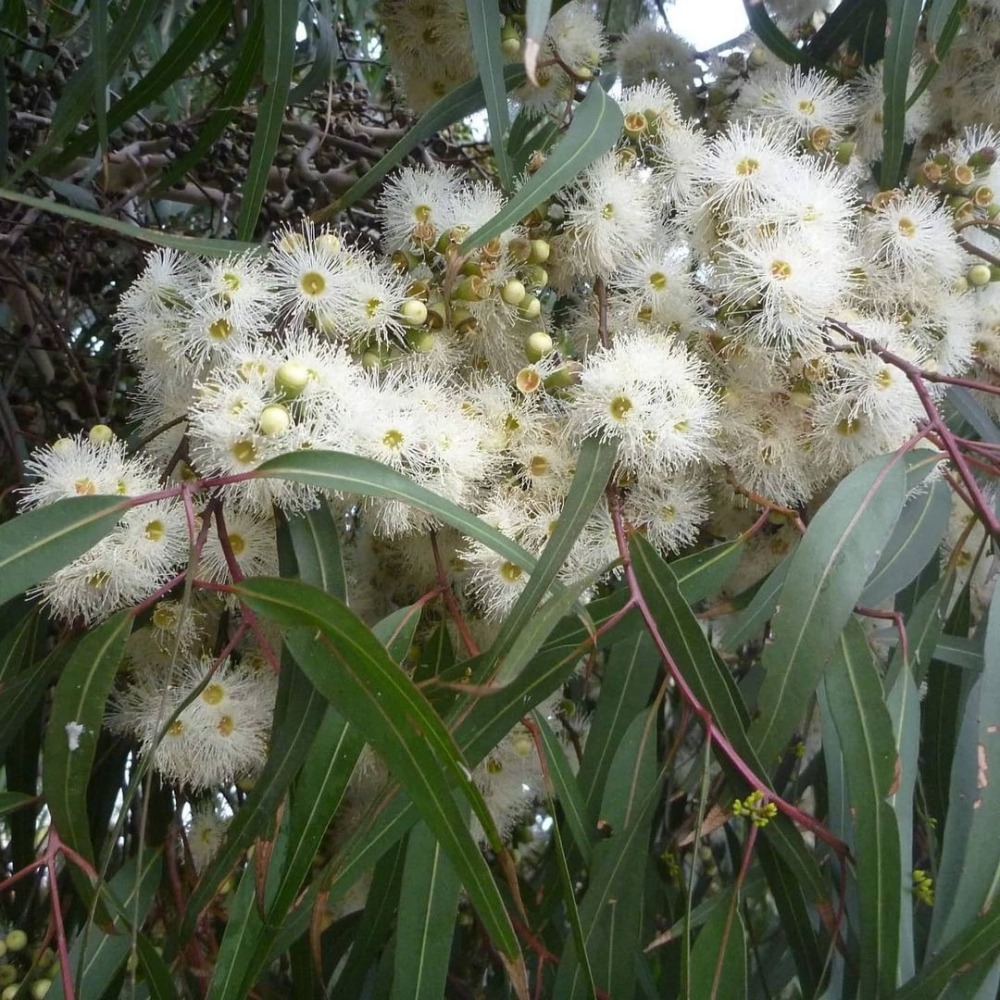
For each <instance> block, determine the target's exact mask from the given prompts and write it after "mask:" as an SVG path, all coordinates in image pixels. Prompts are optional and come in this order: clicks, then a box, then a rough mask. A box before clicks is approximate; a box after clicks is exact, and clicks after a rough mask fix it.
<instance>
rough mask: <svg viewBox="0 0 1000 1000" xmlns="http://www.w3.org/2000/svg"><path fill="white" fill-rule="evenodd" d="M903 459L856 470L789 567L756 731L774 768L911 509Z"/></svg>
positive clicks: (768, 650)
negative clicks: (907, 508) (883, 554)
mask: <svg viewBox="0 0 1000 1000" xmlns="http://www.w3.org/2000/svg"><path fill="white" fill-rule="evenodd" d="M905 485H906V476H905V472H904V464H903V462H902V461H900V457H899V456H897V455H893V456H889V457H888V458H885V457H882V458H874V459H871V460H870V461H868V462H865V464H864V465H862V466H861V467H860V468H858V469H855V470H854V471H853V472H852V473H851V474H850V475H849V476H848V477H847V478H846V479H845V480H844V481H843V482H842V483H841V484H840V485H839V486H838V487H837V489H836V490H834V492H833V495H832V496H831V497H830V498H829V499H828V500H827V501H826V503H824V504H823V506H822V507H821V508H820V510H819V513H818V514H817V515H816V517H814V518H813V520H812V521H811V522H810V524H809V528H808V530H807V531H806V534H805V537H804V538H803V539H802V541H801V542H800V543H799V545H798V548H797V549H796V550H795V554H794V555H793V556H792V557H791V559H790V561H789V567H788V574H787V576H786V578H785V585H784V587H783V588H782V591H781V597H780V606H779V610H778V612H777V614H776V615H775V616H774V619H773V620H772V627H773V632H774V634H773V639H772V642H771V644H770V645H769V646H767V648H766V649H765V650H764V656H763V664H764V669H765V671H766V672H765V675H764V681H763V684H762V685H761V689H760V695H759V697H758V701H757V708H758V713H759V716H758V718H757V720H756V721H755V722H754V723H753V725H752V726H751V727H750V738H751V741H752V742H753V744H754V746H755V747H756V749H757V753H758V756H760V758H761V759H762V760H764V761H771V760H774V758H775V757H776V756H777V755H778V754H779V752H780V750H781V748H782V747H783V745H784V743H785V741H786V740H787V739H788V737H789V736H790V734H791V733H792V731H793V730H794V728H795V727H796V725H797V724H798V723H799V721H800V719H801V718H802V713H803V710H804V706H805V705H806V704H807V703H808V701H809V698H810V697H811V696H812V693H813V691H814V690H815V689H816V685H817V684H818V683H819V679H820V677H821V676H822V673H823V667H824V664H825V662H826V659H827V657H828V656H829V655H830V653H831V651H832V650H833V648H834V644H835V642H836V639H837V636H838V635H840V631H841V629H842V628H843V627H844V625H845V624H846V622H847V619H848V618H849V617H850V614H851V610H852V609H853V607H854V605H855V604H856V603H857V601H858V596H859V595H860V593H861V591H862V589H863V587H864V581H865V580H866V579H867V578H868V576H869V575H870V574H871V571H872V569H873V568H874V566H875V564H876V563H877V561H878V557H879V555H880V553H881V551H882V547H883V546H884V545H885V542H886V540H887V539H888V538H889V536H890V535H891V534H892V529H893V527H894V525H895V524H896V521H897V519H898V518H899V513H900V511H901V510H902V507H903V497H904V490H905Z"/></svg>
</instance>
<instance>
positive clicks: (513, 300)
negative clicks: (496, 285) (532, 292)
mask: <svg viewBox="0 0 1000 1000" xmlns="http://www.w3.org/2000/svg"><path fill="white" fill-rule="evenodd" d="M527 294H528V293H527V292H526V291H525V288H524V285H523V284H522V283H521V282H520V281H518V280H517V278H511V279H510V281H508V282H507V283H506V284H505V285H504V286H503V288H501V289H500V298H502V299H503V300H504V302H506V303H507V305H509V306H517V305H520V304H521V302H522V301H523V300H524V297H525V295H527Z"/></svg>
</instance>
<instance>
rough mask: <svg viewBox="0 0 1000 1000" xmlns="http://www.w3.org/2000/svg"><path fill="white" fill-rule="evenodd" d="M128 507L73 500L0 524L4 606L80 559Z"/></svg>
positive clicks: (107, 499) (112, 501) (118, 501)
mask: <svg viewBox="0 0 1000 1000" xmlns="http://www.w3.org/2000/svg"><path fill="white" fill-rule="evenodd" d="M127 507H128V503H127V502H126V501H123V500H122V498H121V497H112V496H84V497H70V498H68V499H66V500H59V501H57V502H56V503H54V504H50V505H49V506H47V507H39V508H38V509H37V510H32V511H28V513H26V514H19V515H18V516H17V517H15V518H12V519H11V520H9V521H7V522H6V523H5V524H0V604H2V603H3V602H5V601H8V600H10V598H12V597H16V596H17V595H18V594H22V593H24V591H26V590H27V589H28V588H29V587H33V586H34V585H35V584H36V583H38V582H39V581H40V580H43V579H45V577H47V576H50V575H51V574H52V573H54V572H55V571H56V570H57V569H62V567H63V566H65V565H66V564H67V563H70V562H72V561H73V560H74V559H76V558H77V556H82V555H83V553H84V552H86V551H87V550H88V549H90V548H92V547H93V546H94V545H96V544H97V543H98V542H99V541H100V540H101V539H102V538H103V537H104V536H105V535H107V534H108V532H110V531H111V529H112V528H113V527H114V526H115V524H116V523H117V522H118V521H119V520H120V519H121V516H122V514H123V513H124V512H125V510H126V509H127Z"/></svg>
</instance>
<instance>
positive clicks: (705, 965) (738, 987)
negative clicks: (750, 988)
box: [688, 893, 747, 1000]
mask: <svg viewBox="0 0 1000 1000" xmlns="http://www.w3.org/2000/svg"><path fill="white" fill-rule="evenodd" d="M722 898H723V899H724V900H725V901H726V902H727V903H728V904H729V905H728V906H725V907H720V908H719V909H717V910H715V911H714V912H713V913H712V914H711V916H710V917H709V919H708V920H707V921H706V922H705V926H704V927H703V928H702V930H701V933H700V934H699V935H698V937H697V939H696V940H695V943H694V947H693V948H692V949H691V992H690V993H689V994H688V996H689V997H690V998H691V1000H702V998H704V1000H710V998H715V997H717V996H732V997H743V996H746V995H747V948H746V928H745V927H744V926H743V916H742V914H741V913H740V910H739V906H738V905H737V904H736V903H734V901H733V899H732V893H726V894H725V895H724V896H723V897H722Z"/></svg>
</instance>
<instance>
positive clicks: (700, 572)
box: [670, 538, 744, 604]
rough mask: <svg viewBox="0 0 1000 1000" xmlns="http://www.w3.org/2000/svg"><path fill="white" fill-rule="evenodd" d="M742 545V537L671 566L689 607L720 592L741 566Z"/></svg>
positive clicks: (683, 558) (713, 546)
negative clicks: (734, 571)
mask: <svg viewBox="0 0 1000 1000" xmlns="http://www.w3.org/2000/svg"><path fill="white" fill-rule="evenodd" d="M743 544H744V543H743V540H742V539H740V538H737V539H736V540H735V541H732V542H719V543H718V544H716V545H710V546H709V547H708V548H707V549H699V550H698V551H697V552H695V553H692V554H691V555H689V556H682V557H681V558H680V559H674V560H673V561H672V562H671V563H670V568H671V570H672V571H673V574H674V576H676V577H677V586H679V587H680V588H681V593H682V594H683V595H684V600H686V601H687V602H688V604H694V603H695V602H697V601H700V600H702V599H703V598H705V597H711V596H712V595H713V594H716V593H718V591H719V590H720V589H721V588H722V586H723V585H724V584H725V582H726V580H728V579H729V577H730V576H731V575H732V573H733V570H735V569H736V567H737V566H738V565H739V561H740V556H741V555H742V554H743Z"/></svg>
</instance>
